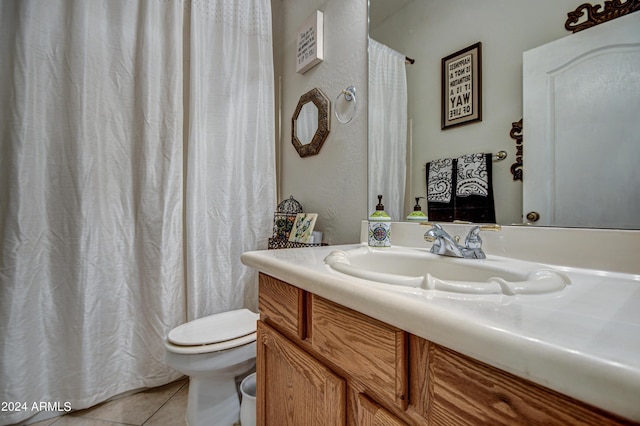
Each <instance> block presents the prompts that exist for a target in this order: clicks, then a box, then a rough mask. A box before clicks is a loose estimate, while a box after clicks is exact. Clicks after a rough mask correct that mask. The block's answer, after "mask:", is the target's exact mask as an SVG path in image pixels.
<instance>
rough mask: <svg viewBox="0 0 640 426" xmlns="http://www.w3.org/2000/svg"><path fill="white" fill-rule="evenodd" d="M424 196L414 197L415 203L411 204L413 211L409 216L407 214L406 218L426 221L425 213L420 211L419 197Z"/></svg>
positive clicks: (412, 220)
mask: <svg viewBox="0 0 640 426" xmlns="http://www.w3.org/2000/svg"><path fill="white" fill-rule="evenodd" d="M421 198H424V197H416V205H415V206H413V211H412V212H411V214H409V216H407V220H408V221H409V222H426V221H427V215H426V214H424V212H423V211H422V207H421V206H420V199H421Z"/></svg>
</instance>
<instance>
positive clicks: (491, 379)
mask: <svg viewBox="0 0 640 426" xmlns="http://www.w3.org/2000/svg"><path fill="white" fill-rule="evenodd" d="M429 359H430V367H429V369H430V371H429V377H430V384H429V394H430V395H429V401H430V420H431V424H437V425H439V424H443V425H478V424H492V425H530V424H544V425H577V424H579V425H594V426H595V425H604V424H607V425H613V424H623V423H624V424H626V423H625V422H621V423H618V420H617V419H615V418H613V417H610V416H609V415H608V414H607V413H604V412H601V411H599V410H597V409H595V408H593V407H590V406H587V405H585V404H583V403H581V402H578V401H576V400H574V399H572V398H569V397H567V396H564V395H561V394H559V393H556V392H553V391H552V390H549V389H546V388H544V387H542V386H539V385H536V384H535V383H532V382H529V381H526V380H523V379H520V378H518V377H516V376H513V375H511V374H509V373H506V372H504V371H501V370H498V369H496V368H493V367H491V366H489V365H486V364H482V363H480V362H478V361H475V360H473V359H471V358H467V357H465V356H463V355H460V354H458V353H456V352H453V351H451V350H449V349H446V348H443V347H441V346H438V345H434V344H432V345H430V353H429Z"/></svg>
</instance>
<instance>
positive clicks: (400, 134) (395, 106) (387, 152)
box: [368, 38, 407, 220]
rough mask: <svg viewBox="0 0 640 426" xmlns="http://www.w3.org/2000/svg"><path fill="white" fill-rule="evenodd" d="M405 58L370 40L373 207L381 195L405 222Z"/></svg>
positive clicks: (389, 209)
mask: <svg viewBox="0 0 640 426" xmlns="http://www.w3.org/2000/svg"><path fill="white" fill-rule="evenodd" d="M405 67H406V65H405V56H404V55H402V54H400V53H398V52H396V51H395V50H393V49H391V48H389V47H388V46H385V45H384V44H382V43H379V42H377V41H376V40H373V39H372V38H370V39H369V171H368V187H369V194H368V198H369V207H370V210H373V209H375V206H376V204H378V198H377V195H378V194H382V195H383V196H384V198H383V203H384V207H385V211H386V212H387V214H389V216H391V219H392V220H404V192H405V184H406V162H407V76H406V69H405Z"/></svg>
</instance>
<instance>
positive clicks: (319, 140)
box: [291, 88, 331, 157]
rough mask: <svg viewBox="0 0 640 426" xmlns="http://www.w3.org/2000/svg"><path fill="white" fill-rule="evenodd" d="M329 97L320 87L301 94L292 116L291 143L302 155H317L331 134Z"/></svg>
mask: <svg viewBox="0 0 640 426" xmlns="http://www.w3.org/2000/svg"><path fill="white" fill-rule="evenodd" d="M329 109H330V102H329V99H328V98H327V97H326V96H325V95H324V93H322V92H321V91H320V89H317V88H315V89H311V90H309V91H308V92H307V93H305V94H304V95H302V96H300V100H299V101H298V106H297V107H296V110H295V111H294V113H293V117H292V118H291V143H292V144H293V146H294V147H295V148H296V151H298V155H300V157H308V156H310V155H316V154H317V153H318V152H320V148H322V144H324V141H325V140H326V139H327V136H329V130H330V125H331V122H330V117H331V114H330V113H329V112H330V111H329Z"/></svg>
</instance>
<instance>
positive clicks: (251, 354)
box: [165, 309, 259, 426]
mask: <svg viewBox="0 0 640 426" xmlns="http://www.w3.org/2000/svg"><path fill="white" fill-rule="evenodd" d="M258 318H259V315H258V314H256V313H253V312H251V311H249V310H248V309H239V310H235V311H229V312H224V313H221V314H216V315H211V316H208V317H205V318H200V319H197V320H194V321H190V322H188V323H186V324H182V325H180V326H178V327H176V328H174V329H173V330H171V331H170V332H169V335H168V336H167V340H166V341H165V347H166V352H165V360H166V362H167V365H168V366H170V367H172V368H173V369H175V370H177V371H179V372H181V373H182V374H185V375H187V376H189V396H188V400H187V414H186V421H187V424H188V425H189V426H210V425H213V424H214V425H216V426H217V425H221V426H227V425H228V426H231V425H233V424H234V423H237V422H238V420H239V419H240V399H239V396H238V390H237V386H236V377H238V376H243V375H246V374H247V373H249V372H251V371H252V370H253V369H254V368H255V365H256V321H257V320H258Z"/></svg>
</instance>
